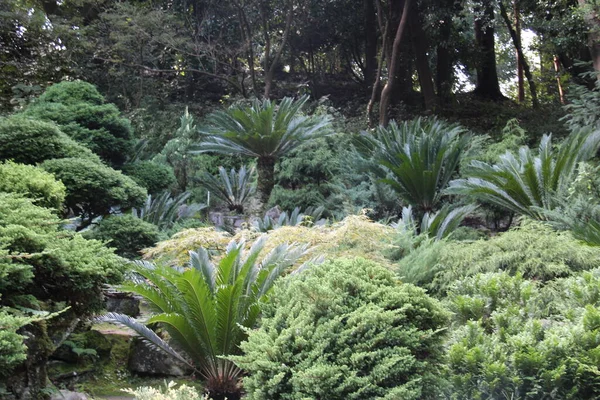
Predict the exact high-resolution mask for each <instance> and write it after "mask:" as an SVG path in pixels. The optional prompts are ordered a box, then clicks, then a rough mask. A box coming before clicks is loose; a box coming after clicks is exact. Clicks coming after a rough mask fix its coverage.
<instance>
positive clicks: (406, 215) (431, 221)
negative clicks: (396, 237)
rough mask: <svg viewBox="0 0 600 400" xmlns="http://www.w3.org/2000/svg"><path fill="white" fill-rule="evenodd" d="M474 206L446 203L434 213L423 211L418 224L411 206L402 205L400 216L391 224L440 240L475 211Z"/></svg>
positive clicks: (402, 229) (400, 228)
mask: <svg viewBox="0 0 600 400" xmlns="http://www.w3.org/2000/svg"><path fill="white" fill-rule="evenodd" d="M475 208H476V207H475V206H473V205H468V206H462V207H454V208H452V207H451V206H450V205H448V204H446V205H445V206H444V207H442V208H441V210H440V211H438V212H436V213H425V214H424V215H423V218H422V219H421V223H420V224H419V223H418V222H417V220H416V219H415V216H414V214H413V211H412V207H404V208H403V209H402V218H401V219H400V220H399V221H398V222H397V223H395V224H392V226H394V227H395V228H397V229H399V230H401V231H406V232H409V233H412V234H414V235H418V234H425V235H427V236H429V237H431V238H435V240H441V239H444V238H446V237H448V236H449V235H450V234H452V232H454V231H455V230H456V228H458V227H459V225H460V223H461V222H462V221H463V220H464V219H465V217H466V216H467V215H469V214H470V213H472V212H473V211H475Z"/></svg>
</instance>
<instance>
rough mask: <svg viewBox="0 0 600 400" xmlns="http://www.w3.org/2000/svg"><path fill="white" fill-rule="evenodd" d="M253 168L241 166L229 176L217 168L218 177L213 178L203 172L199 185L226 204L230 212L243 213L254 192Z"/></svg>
mask: <svg viewBox="0 0 600 400" xmlns="http://www.w3.org/2000/svg"><path fill="white" fill-rule="evenodd" d="M254 171H255V169H254V167H252V168H250V169H247V168H246V166H245V165H243V166H242V167H241V168H240V169H239V170H238V171H236V170H235V169H233V168H232V169H231V171H229V174H228V173H227V170H226V169H225V168H223V167H219V175H218V176H216V177H215V176H213V175H211V174H209V173H208V172H204V173H203V174H202V176H201V177H200V182H199V183H200V185H201V186H203V187H204V188H205V189H206V190H208V191H209V192H210V193H212V194H213V195H214V196H216V197H217V198H218V199H220V200H222V201H223V202H225V203H226V204H227V207H228V208H229V210H231V211H237V212H239V213H243V212H244V205H245V204H246V203H247V202H248V200H250V196H252V195H253V194H254V192H255V191H256V185H255V184H253V183H252V177H253V175H254Z"/></svg>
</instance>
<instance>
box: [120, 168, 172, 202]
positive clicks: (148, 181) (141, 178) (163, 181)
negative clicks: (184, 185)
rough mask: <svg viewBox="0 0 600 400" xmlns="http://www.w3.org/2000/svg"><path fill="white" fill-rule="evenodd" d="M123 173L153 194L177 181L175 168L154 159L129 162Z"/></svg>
mask: <svg viewBox="0 0 600 400" xmlns="http://www.w3.org/2000/svg"><path fill="white" fill-rule="evenodd" d="M123 173H124V174H125V175H127V176H129V177H130V178H131V179H133V180H134V181H135V182H136V183H137V184H138V185H140V186H142V187H144V188H146V190H147V191H148V194H152V195H155V194H158V193H160V192H162V191H164V190H167V189H169V188H170V187H171V186H173V185H174V184H175V182H176V179H175V174H174V173H173V168H171V167H169V166H168V165H165V164H159V163H156V162H152V161H138V162H134V163H131V164H127V165H125V166H124V167H123Z"/></svg>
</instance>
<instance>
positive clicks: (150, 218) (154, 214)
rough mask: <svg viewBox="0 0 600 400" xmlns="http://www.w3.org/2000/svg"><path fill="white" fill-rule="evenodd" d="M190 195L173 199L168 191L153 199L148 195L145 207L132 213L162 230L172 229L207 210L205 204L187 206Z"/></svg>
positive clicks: (186, 193)
mask: <svg viewBox="0 0 600 400" xmlns="http://www.w3.org/2000/svg"><path fill="white" fill-rule="evenodd" d="M190 195H191V194H190V193H189V192H184V193H181V194H179V195H177V196H175V197H171V193H170V192H168V191H165V192H163V193H161V194H160V195H158V196H156V197H154V198H152V195H148V198H147V199H146V202H145V203H144V206H143V207H141V208H133V209H132V210H131V213H132V214H133V216H134V217H136V218H140V219H142V220H144V221H146V222H149V223H151V224H154V225H156V226H158V228H159V229H161V230H165V229H170V228H171V227H173V225H175V223H176V222H177V221H179V220H181V219H185V218H190V217H191V216H193V215H194V214H196V213H197V212H198V211H201V210H203V209H204V208H206V205H205V204H190V205H186V201H187V199H188V198H189V197H190Z"/></svg>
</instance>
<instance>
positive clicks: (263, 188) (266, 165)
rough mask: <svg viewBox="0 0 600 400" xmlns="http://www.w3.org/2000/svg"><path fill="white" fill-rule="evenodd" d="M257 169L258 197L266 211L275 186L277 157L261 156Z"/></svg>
mask: <svg viewBox="0 0 600 400" xmlns="http://www.w3.org/2000/svg"><path fill="white" fill-rule="evenodd" d="M256 171H257V172H258V187H257V189H258V197H259V199H260V202H261V203H262V208H263V211H264V210H265V208H266V207H267V204H268V203H269V198H270V197H271V192H272V191H273V187H274V186H275V158H273V157H269V156H264V157H259V158H258V162H257V166H256Z"/></svg>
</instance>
